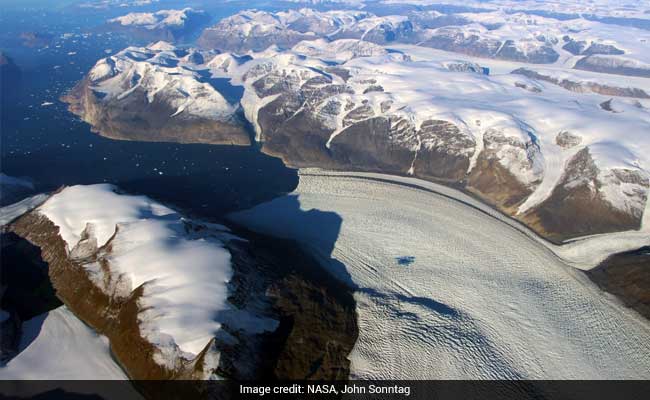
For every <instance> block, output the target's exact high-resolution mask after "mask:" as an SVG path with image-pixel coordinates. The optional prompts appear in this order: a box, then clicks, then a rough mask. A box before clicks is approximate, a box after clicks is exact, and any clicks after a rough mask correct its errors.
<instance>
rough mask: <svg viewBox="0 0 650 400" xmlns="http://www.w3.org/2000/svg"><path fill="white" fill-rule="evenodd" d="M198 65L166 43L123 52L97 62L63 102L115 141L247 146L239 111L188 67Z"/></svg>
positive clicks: (197, 59) (194, 56)
mask: <svg viewBox="0 0 650 400" xmlns="http://www.w3.org/2000/svg"><path fill="white" fill-rule="evenodd" d="M203 61H204V60H203V55H202V54H201V53H199V52H197V51H186V50H181V49H176V48H175V47H174V46H172V45H170V44H169V43H166V42H158V43H156V44H154V45H151V46H149V47H147V48H139V47H129V48H127V49H125V50H123V51H121V52H119V53H117V54H115V55H113V56H110V57H107V58H104V59H101V60H99V61H98V62H97V64H95V66H94V67H93V68H92V69H91V70H90V73H89V74H88V76H87V77H86V79H84V80H83V81H82V82H80V83H79V84H78V85H77V87H75V88H74V89H73V90H72V91H71V92H70V93H69V94H68V95H67V96H66V97H65V100H66V101H67V102H69V103H70V108H71V110H72V111H73V112H75V113H77V114H79V115H81V116H82V118H83V119H84V120H85V121H87V122H88V123H90V124H91V125H93V127H94V128H95V129H97V130H98V131H100V132H101V133H102V134H104V135H106V136H110V137H112V138H116V139H137V140H170V141H176V142H202V143H206V142H208V143H222V144H239V145H242V144H248V143H249V136H248V133H247V132H246V131H245V130H244V128H243V121H242V118H241V116H240V114H239V112H238V109H239V106H238V105H237V104H231V103H230V102H229V101H228V100H226V98H225V97H224V95H223V94H222V93H220V92H219V91H217V90H216V89H215V88H214V87H213V86H212V85H211V84H210V83H208V79H207V78H208V77H206V76H205V75H202V74H201V73H200V71H198V70H196V68H194V66H195V65H196V63H200V64H202V63H203Z"/></svg>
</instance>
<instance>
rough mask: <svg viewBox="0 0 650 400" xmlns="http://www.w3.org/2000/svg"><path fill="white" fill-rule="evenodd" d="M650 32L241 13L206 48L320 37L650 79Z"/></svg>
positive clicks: (454, 19) (416, 16)
mask: <svg viewBox="0 0 650 400" xmlns="http://www.w3.org/2000/svg"><path fill="white" fill-rule="evenodd" d="M649 36H650V33H648V31H645V30H641V29H636V28H633V27H621V26H613V25H608V24H605V23H602V22H598V21H590V20H586V19H579V18H578V17H576V18H571V19H568V20H562V21H561V20H557V19H554V18H551V17H544V16H540V15H531V14H527V13H525V12H517V13H513V12H507V11H504V10H499V11H493V12H474V13H459V14H442V13H440V12H437V11H431V10H411V11H409V12H407V13H405V14H403V15H381V16H378V15H375V14H373V13H370V12H364V11H357V10H348V11H340V10H337V11H317V10H312V9H300V10H297V11H296V10H291V11H286V12H277V13H270V12H266V11H242V12H240V13H238V14H235V15H233V16H231V17H227V18H225V19H223V20H221V21H220V22H219V23H218V24H217V25H215V26H214V27H212V28H208V29H206V30H205V31H204V33H203V34H202V36H201V38H200V39H199V44H200V45H201V46H202V47H204V48H208V49H215V48H216V49H220V50H223V51H234V52H245V51H249V50H253V51H261V50H264V49H266V48H268V47H269V46H273V45H276V46H278V47H279V48H282V49H288V48H291V47H292V46H293V45H295V44H297V43H298V42H299V41H301V40H313V39H317V38H321V39H328V40H336V39H363V40H365V41H368V42H373V43H377V44H394V43H417V44H418V45H420V46H424V47H431V48H435V49H440V50H445V51H450V52H456V53H461V54H467V55H471V56H475V57H482V58H492V59H500V60H509V61H518V62H525V63H532V64H562V65H566V64H570V65H571V66H574V65H575V67H576V68H579V69H583V70H590V71H597V72H606V73H612V74H621V75H636V76H648V68H649V67H648V63H650V60H649V59H648V56H647V54H650V50H649V49H648V43H650V37H649Z"/></svg>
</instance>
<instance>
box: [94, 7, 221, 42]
mask: <svg viewBox="0 0 650 400" xmlns="http://www.w3.org/2000/svg"><path fill="white" fill-rule="evenodd" d="M209 20H210V18H209V16H208V15H207V14H206V13H205V12H204V11H201V10H194V9H192V8H183V9H179V10H160V11H156V12H150V13H147V12H133V13H129V14H126V15H122V16H120V17H116V18H112V19H110V20H108V21H107V24H108V27H107V28H108V29H110V30H117V31H124V32H128V33H130V34H133V35H135V36H137V37H139V38H143V39H146V40H151V41H156V40H167V41H175V40H178V39H182V38H184V37H186V36H187V35H189V34H191V33H193V32H196V31H197V30H198V29H199V28H200V27H202V26H203V24H206V23H207V22H208V21H209Z"/></svg>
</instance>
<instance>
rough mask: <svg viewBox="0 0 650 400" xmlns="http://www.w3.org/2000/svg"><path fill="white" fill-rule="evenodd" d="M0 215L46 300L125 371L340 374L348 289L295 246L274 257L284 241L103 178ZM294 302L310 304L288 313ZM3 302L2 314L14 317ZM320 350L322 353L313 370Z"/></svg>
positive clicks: (350, 315) (179, 375) (25, 358)
mask: <svg viewBox="0 0 650 400" xmlns="http://www.w3.org/2000/svg"><path fill="white" fill-rule="evenodd" d="M43 197H45V198H43ZM0 211H1V212H2V215H3V216H4V215H11V217H10V218H8V219H9V220H11V221H10V223H9V224H8V225H7V226H5V227H3V232H10V233H11V234H12V235H14V237H15V239H14V241H17V242H18V241H20V240H22V241H25V240H26V241H28V242H30V243H31V245H33V246H36V247H34V248H35V249H37V252H40V257H41V258H42V261H43V262H45V263H46V264H45V265H48V269H47V271H46V275H49V281H51V285H52V286H53V287H54V288H55V290H56V296H57V297H58V298H59V299H61V301H63V303H64V304H65V306H66V307H67V309H69V310H70V311H71V312H72V313H74V315H76V316H77V317H78V318H80V319H81V320H82V321H84V322H85V323H86V324H88V325H89V326H90V327H92V328H93V329H94V330H95V331H96V332H97V333H99V334H101V335H103V336H105V337H106V338H107V339H108V341H110V350H111V354H112V356H113V357H114V358H115V359H116V360H117V361H118V363H119V365H120V366H121V367H122V368H124V370H125V371H126V373H127V375H128V376H129V377H130V378H132V379H214V378H239V379H251V378H255V377H260V376H261V374H264V376H268V374H274V375H275V376H277V377H279V378H286V379H305V378H306V377H308V376H317V377H321V378H323V379H342V378H345V377H347V371H348V367H349V365H348V364H349V362H348V361H347V358H346V356H347V354H348V353H349V352H350V350H351V348H352V345H353V344H354V338H355V332H356V323H355V320H354V308H353V302H352V301H351V300H345V299H351V295H350V294H349V292H350V288H346V287H343V286H341V285H340V284H338V283H335V282H332V280H333V279H332V278H331V277H322V276H318V273H317V274H316V275H314V273H313V272H310V274H303V273H302V272H300V269H299V268H298V269H296V268H295V267H294V265H293V262H296V263H300V264H301V265H302V267H301V268H307V269H311V268H316V267H315V266H314V265H313V264H314V261H313V260H312V259H311V258H309V257H308V256H305V255H302V254H301V253H300V251H298V250H291V251H290V253H282V250H281V249H283V248H291V246H294V247H295V245H291V244H288V243H284V242H280V241H275V242H273V243H271V244H269V243H265V241H264V240H263V239H262V238H260V237H259V236H256V237H242V236H238V235H236V234H235V233H233V232H232V231H231V230H230V229H229V228H227V227H226V226H224V225H219V224H214V223H210V222H206V221H201V220H196V219H191V218H187V217H185V216H183V215H181V214H180V213H178V212H177V211H175V210H173V209H171V208H169V207H167V206H165V205H163V204H160V203H158V202H156V201H154V200H152V199H150V198H148V197H144V196H135V195H127V194H125V193H123V192H121V191H120V190H119V189H118V188H116V187H115V186H112V185H108V184H98V185H90V186H72V187H66V188H63V189H62V190H59V191H58V192H56V193H54V194H51V195H49V196H37V197H35V198H34V201H29V202H25V203H24V204H20V205H16V206H15V207H9V208H8V209H5V208H3V209H2V210H0ZM4 222H7V221H3V223H4ZM16 235H17V236H16ZM9 245H11V243H5V242H4V241H3V246H9ZM23 247H24V245H23ZM270 249H273V250H270ZM3 250H5V248H3ZM290 255H291V256H294V257H296V258H295V260H293V261H291V260H289V261H287V259H286V257H288V256H290ZM39 266H40V265H39ZM11 283H12V282H11V281H3V285H5V284H9V285H11ZM3 291H4V289H3ZM334 293H336V294H334ZM1 295H2V293H0V296H1ZM346 296H347V297H346ZM314 299H319V300H314ZM342 299H344V300H342ZM315 302H318V306H316V304H315ZM4 304H5V303H4V302H3V305H4ZM301 309H310V310H312V311H311V312H301V314H300V315H299V316H295V313H296V310H301ZM8 310H9V312H6V311H4V310H1V311H2V313H1V314H2V317H3V321H2V322H4V320H5V319H8V318H12V320H13V319H16V316H15V313H14V312H13V311H14V310H13V309H12V308H11V307H10V308H8ZM59 314H60V313H58V312H53V315H54V316H56V315H59ZM290 316H291V317H290ZM64 317H66V316H65V315H64ZM289 321H290V322H289ZM305 327H310V329H306V328H305ZM276 330H279V331H280V333H279V334H276V333H275V332H276ZM5 333H6V332H3V338H4V335H5ZM84 334H85V335H86V336H92V332H90V329H86V331H85V332H84ZM15 335H20V332H19V331H16V332H14V336H15ZM46 338H47V337H46V336H44V337H43V338H42V339H43V340H45V343H44V344H43V345H44V346H45V345H47V340H46ZM7 339H11V341H12V342H19V340H16V338H15V337H12V338H7ZM17 339H20V338H17ZM39 340H40V339H39ZM43 340H40V341H39V342H38V343H40V342H43ZM94 340H95V341H97V340H99V341H102V340H104V341H105V340H106V339H101V338H99V339H94ZM103 343H104V344H106V343H105V342H103ZM315 343H316V344H319V345H318V346H314V344H315ZM27 350H29V349H25V348H18V350H17V352H18V354H16V355H13V356H14V358H13V360H16V362H13V361H12V359H10V360H9V367H10V368H8V369H7V370H4V369H3V368H2V367H0V377H3V374H4V373H7V374H9V375H7V376H9V377H11V376H18V375H20V374H21V371H20V369H21V368H24V367H25V365H28V364H29V360H30V359H33V358H35V357H38V354H36V353H34V351H35V350H34V349H31V351H27ZM25 351H27V352H25ZM44 351H45V350H44ZM104 351H106V350H104ZM324 352H327V357H329V358H328V360H326V361H325V362H322V363H320V362H319V367H317V368H316V369H314V368H313V365H314V363H315V362H317V360H322V359H323V353H324ZM75 357H76V356H75V355H74V354H69V355H68V357H67V358H66V361H70V362H71V363H72V362H74V361H75V360H76V358H75ZM3 361H5V360H3ZM92 362H95V363H96V364H102V367H103V368H106V369H108V368H110V367H112V366H113V367H114V364H112V363H108V365H107V366H106V367H104V365H106V364H107V363H106V360H105V359H104V358H101V357H100V358H96V359H89V360H87V362H85V363H84V362H79V361H78V360H77V364H75V365H77V366H78V365H86V364H92ZM71 365H72V364H71ZM39 371H40V372H39ZM32 372H33V373H32V375H30V376H31V377H33V378H35V379H36V378H39V377H40V378H45V377H47V376H58V375H54V374H52V375H47V374H46V373H44V372H43V371H42V370H38V369H34V370H33V371H32ZM108 372H111V371H108ZM108 372H107V373H108ZM72 373H75V371H72ZM102 373H103V372H102V371H97V374H98V375H99V376H102ZM312 374H315V375H312ZM75 376H76V375H75ZM79 376H82V375H79ZM83 376H85V375H83Z"/></svg>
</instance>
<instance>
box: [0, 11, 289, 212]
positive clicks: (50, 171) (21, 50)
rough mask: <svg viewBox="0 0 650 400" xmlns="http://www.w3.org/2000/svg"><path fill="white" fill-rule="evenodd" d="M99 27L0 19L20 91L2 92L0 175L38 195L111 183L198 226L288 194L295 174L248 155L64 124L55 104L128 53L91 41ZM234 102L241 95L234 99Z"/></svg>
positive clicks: (67, 118) (119, 45)
mask: <svg viewBox="0 0 650 400" xmlns="http://www.w3.org/2000/svg"><path fill="white" fill-rule="evenodd" d="M105 18H106V16H101V15H96V14H92V15H89V14H87V12H85V11H84V12H82V13H81V14H73V13H72V14H71V13H70V12H65V13H64V12H60V11H58V10H46V11H39V12H34V11H33V10H32V11H29V12H27V11H24V10H11V11H10V12H5V13H3V14H2V17H1V18H0V26H2V33H0V49H2V50H3V51H5V52H6V53H7V54H8V55H9V56H10V57H11V58H13V59H14V61H15V62H16V64H17V65H18V67H19V68H20V70H21V77H20V81H18V80H16V81H15V82H3V84H5V83H6V84H7V85H8V87H10V88H11V94H10V95H9V97H8V98H6V99H5V100H4V101H3V103H2V105H1V106H2V110H1V111H2V112H1V115H0V123H1V132H0V140H1V142H0V153H1V161H2V162H1V164H0V170H1V171H2V172H3V173H5V174H7V175H11V176H17V177H29V178H30V179H31V180H32V181H33V182H34V184H35V186H36V191H49V190H53V189H56V188H57V187H59V186H61V185H74V184H92V183H98V182H109V183H114V184H117V185H118V186H120V187H121V188H123V189H125V190H127V191H130V192H135V193H140V194H146V195H149V196H151V197H154V198H156V199H158V200H161V201H164V202H167V203H170V204H172V205H175V206H177V207H180V208H183V209H185V210H189V211H192V212H194V213H196V214H200V215H202V216H205V217H219V216H221V215H223V214H224V213H226V212H229V211H233V210H238V209H243V208H248V207H250V206H253V205H255V204H258V203H260V202H263V201H268V200H270V199H272V198H274V197H277V196H279V195H281V194H284V193H286V192H289V191H291V190H293V189H294V188H295V186H296V185H297V182H298V178H297V173H296V171H295V170H292V169H289V168H286V167H285V166H284V165H283V163H282V162H281V161H280V160H279V159H276V158H272V157H269V156H266V155H264V154H261V153H260V152H259V151H258V150H257V149H255V148H252V147H239V146H214V145H198V144H190V145H181V144H173V143H148V142H147V143H144V142H129V141H115V140H111V139H105V138H102V137H100V136H98V135H96V134H94V133H92V132H91V131H90V127H89V126H88V125H87V124H85V123H83V122H81V121H79V120H78V119H77V118H76V117H75V116H74V115H72V114H70V113H69V112H68V111H67V110H66V105H65V104H63V103H61V102H60V101H59V100H58V99H59V97H60V96H61V95H62V94H64V93H65V92H66V91H68V90H69V89H70V88H71V87H72V86H74V84H75V83H76V82H77V81H78V80H79V79H81V78H82V77H83V75H84V74H85V73H86V72H87V71H88V70H89V69H90V68H91V67H92V65H93V64H94V63H95V62H96V61H97V60H98V59H99V58H101V57H104V56H106V55H107V54H110V53H114V52H117V51H119V50H121V49H123V48H124V47H126V46H127V45H129V44H132V41H131V39H130V38H126V37H122V36H117V35H110V34H105V33H100V32H97V31H96V29H95V27H96V26H97V25H99V24H101V21H103V20H105ZM23 31H35V32H42V33H47V34H49V35H52V36H53V37H54V39H53V40H52V42H51V43H50V44H49V46H47V47H36V48H29V47H26V46H24V45H22V43H21V40H20V38H19V34H20V32H23ZM64 35H65V36H64ZM226 84H227V83H226V82H215V85H222V87H223V85H226ZM232 95H233V96H237V95H238V93H236V89H235V93H232ZM44 103H54V104H52V105H44Z"/></svg>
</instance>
